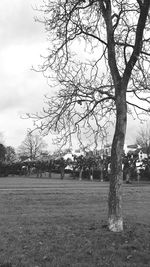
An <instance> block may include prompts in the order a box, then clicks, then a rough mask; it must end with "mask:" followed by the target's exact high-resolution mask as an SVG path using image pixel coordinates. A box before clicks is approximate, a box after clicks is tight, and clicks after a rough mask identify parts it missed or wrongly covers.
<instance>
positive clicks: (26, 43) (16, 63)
mask: <svg viewBox="0 0 150 267" xmlns="http://www.w3.org/2000/svg"><path fill="white" fill-rule="evenodd" d="M39 2H40V0H1V1H0V11H1V16H0V25H1V27H0V84H1V89H0V132H1V133H3V135H4V139H5V144H6V145H11V146H14V147H18V146H19V145H20V143H21V142H22V141H23V139H24V138H25V135H26V130H27V128H31V126H32V124H31V122H30V121H28V120H22V119H21V114H25V113H26V112H34V111H39V110H40V108H41V107H42V105H43V100H44V98H43V95H44V94H45V93H47V92H50V88H49V87H48V85H47V83H46V80H45V79H44V77H43V76H42V74H40V73H36V72H34V71H31V66H32V65H34V66H36V65H37V64H39V63H40V62H41V61H40V54H44V51H46V47H47V44H46V34H45V32H44V28H43V26H42V25H40V24H39V23H35V22H34V16H35V15H36V12H35V11H34V10H33V9H32V6H35V4H36V3H37V4H39ZM136 125H137V122H131V123H129V124H128V132H127V141H126V142H127V143H128V144H129V143H133V142H134V137H135V134H136V131H137V128H136V127H135V126H136ZM47 140H48V139H47ZM48 142H49V144H51V141H50V139H49V141H48Z"/></svg>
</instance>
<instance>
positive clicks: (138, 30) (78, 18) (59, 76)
mask: <svg viewBox="0 0 150 267" xmlns="http://www.w3.org/2000/svg"><path fill="white" fill-rule="evenodd" d="M149 9H150V1H149V0H121V1H119V0H76V1H74V0H70V1H68V0H55V1H48V0H45V1H44V2H43V6H41V8H40V11H41V12H43V16H41V18H38V19H37V20H38V21H40V22H42V23H44V26H45V29H46V32H47V36H48V42H49V47H48V54H47V56H45V57H44V61H43V64H42V66H41V68H40V69H39V71H42V72H43V74H44V75H45V76H46V77H47V79H48V82H49V84H50V86H53V85H54V84H53V83H52V79H55V81H56V94H55V95H53V96H52V97H51V96H50V97H47V101H46V106H45V107H44V108H43V112H41V113H37V114H32V115H29V117H32V118H33V119H34V123H35V127H37V128H38V129H40V130H41V131H42V132H43V133H44V134H47V133H49V132H51V133H56V134H58V135H59V140H60V141H63V143H66V142H67V141H68V140H71V139H70V138H71V136H72V134H74V133H77V135H78V137H79V139H80V141H82V137H84V139H87V138H89V139H90V138H93V143H95V144H97V143H98V142H99V138H101V139H102V138H103V137H104V136H106V135H107V127H108V125H109V124H110V122H111V121H112V116H113V115H114V117H115V127H114V128H115V130H114V136H113V142H112V150H111V179H110V191H109V219H108V222H109V223H108V224H109V229H111V230H112V231H120V230H122V229H123V219H122V209H121V199H122V197H121V196H122V194H121V188H122V186H121V185H122V154H123V147H124V140H125V134H126V125H127V112H128V113H129V114H132V116H133V117H135V116H137V117H139V115H140V114H143V113H145V112H146V113H149V111H150V109H149V103H150V95H149V92H150V84H149V82H150V79H149V78H150V72H149V66H150V64H149V63H150V52H149V47H150V36H149V33H150V12H149Z"/></svg>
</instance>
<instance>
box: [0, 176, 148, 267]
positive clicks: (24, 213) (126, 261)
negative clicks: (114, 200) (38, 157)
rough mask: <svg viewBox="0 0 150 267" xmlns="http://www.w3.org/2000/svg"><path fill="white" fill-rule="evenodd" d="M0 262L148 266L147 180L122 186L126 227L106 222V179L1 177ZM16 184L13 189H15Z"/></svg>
mask: <svg viewBox="0 0 150 267" xmlns="http://www.w3.org/2000/svg"><path fill="white" fill-rule="evenodd" d="M0 188H1V189H2V188H3V190H0V266H1V267H12V266H13V267H14V266H18V267H19V266H20V267H51V266H52V267H69V266H72V267H97V266H99V267H100V266H101V267H105V266H111V267H113V266H114V267H121V266H127V267H128V266H138V267H143V266H150V212H149V210H150V209H149V206H150V186H149V185H144V186H138V185H137V186H135V185H134V186H133V185H128V186H126V185H125V186H124V195H123V201H124V232H123V233H117V234H114V233H111V232H109V231H108V229H107V227H106V221H107V195H108V184H105V183H100V182H99V183H98V182H79V181H69V180H66V181H59V180H48V179H39V180H38V179H28V178H24V179H21V178H5V179H3V178H1V179H0ZM15 188H16V189H15Z"/></svg>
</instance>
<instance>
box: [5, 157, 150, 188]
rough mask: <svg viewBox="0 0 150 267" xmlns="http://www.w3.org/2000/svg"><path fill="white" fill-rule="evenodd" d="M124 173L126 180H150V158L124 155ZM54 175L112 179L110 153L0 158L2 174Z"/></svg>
mask: <svg viewBox="0 0 150 267" xmlns="http://www.w3.org/2000/svg"><path fill="white" fill-rule="evenodd" d="M122 169H123V177H124V180H125V181H126V182H127V183H130V182H132V181H133V180H139V179H142V180H150V159H144V160H141V161H139V158H138V157H137V155H128V156H124V157H123V165H122ZM45 173H48V177H49V178H53V173H60V178H61V179H63V178H64V177H65V173H70V176H71V177H72V178H73V179H77V178H78V179H79V180H82V179H87V180H100V181H109V176H110V173H111V165H110V157H108V156H105V157H103V158H101V157H100V156H91V157H89V156H88V157H87V156H74V158H73V160H71V159H69V158H68V159H67V160H64V158H63V157H60V158H56V159H50V160H47V161H46V160H36V161H23V162H15V163H6V162H0V176H1V177H2V176H8V175H19V176H23V175H24V176H31V175H32V176H36V177H39V178H40V177H45Z"/></svg>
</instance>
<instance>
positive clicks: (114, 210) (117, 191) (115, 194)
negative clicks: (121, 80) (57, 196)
mask: <svg viewBox="0 0 150 267" xmlns="http://www.w3.org/2000/svg"><path fill="white" fill-rule="evenodd" d="M126 124H127V108H126V96H125V90H120V91H119V93H118V95H116V128H115V133H114V138H113V143H112V150H111V174H110V188H109V199H108V227H109V229H110V230H111V231H113V232H120V231H122V230H123V218H122V183H123V171H122V156H123V148H124V140H125V134H126Z"/></svg>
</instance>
